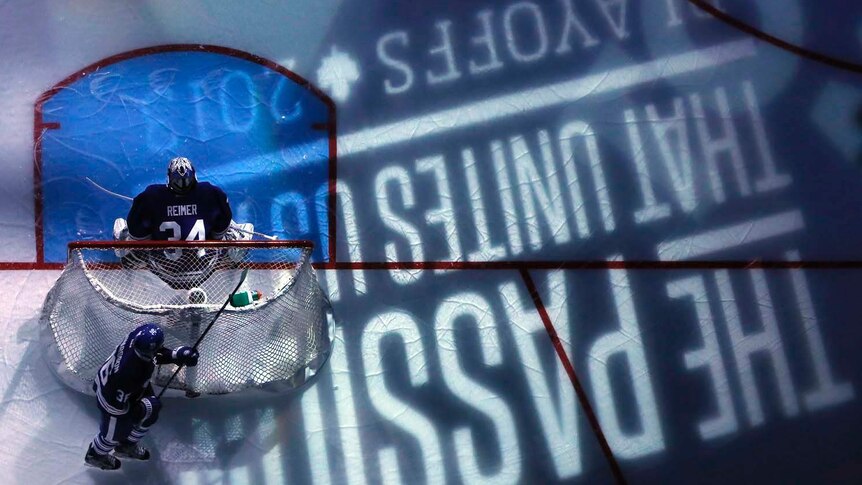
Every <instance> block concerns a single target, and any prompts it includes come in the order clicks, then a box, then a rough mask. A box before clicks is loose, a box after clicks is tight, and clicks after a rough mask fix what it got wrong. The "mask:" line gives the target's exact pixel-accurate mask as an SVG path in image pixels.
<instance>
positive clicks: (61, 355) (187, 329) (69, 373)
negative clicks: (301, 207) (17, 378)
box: [41, 241, 332, 395]
mask: <svg viewBox="0 0 862 485" xmlns="http://www.w3.org/2000/svg"><path fill="white" fill-rule="evenodd" d="M312 250H313V243H311V242H309V241H77V242H73V243H70V244H69V252H68V258H67V263H66V266H65V268H64V270H63V272H62V273H61V275H60V277H59V278H58V280H57V282H56V283H55V285H54V286H53V288H52V289H51V291H50V292H49V293H48V296H47V297H46V299H45V303H44V305H43V309H42V319H41V328H42V342H43V344H44V346H45V347H46V352H47V355H48V359H49V362H50V363H51V364H52V367H53V368H54V370H55V371H56V374H57V375H58V377H60V379H61V380H62V381H63V382H64V383H65V384H67V385H69V386H70V387H72V388H74V389H76V390H79V391H82V392H86V393H92V389H91V387H90V386H91V384H92V380H93V378H94V376H95V375H96V372H97V370H98V368H99V367H100V366H101V365H102V363H103V362H104V360H105V359H106V358H107V357H108V356H109V355H110V354H111V352H112V351H113V350H114V348H115V347H116V346H117V344H119V343H120V342H121V341H122V340H123V339H124V338H125V337H126V336H127V335H128V333H129V332H130V331H131V330H132V329H134V328H135V327H136V326H138V325H141V324H143V323H151V322H154V323H158V324H159V325H161V326H162V328H163V329H164V331H165V346H167V347H177V346H180V345H192V344H193V343H194V342H195V341H196V340H197V337H198V336H200V334H201V332H203V331H204V329H205V328H206V326H207V324H209V322H210V321H211V320H212V318H213V317H214V316H215V314H216V313H217V312H218V310H219V309H220V308H221V306H222V305H223V304H224V302H225V301H226V300H227V299H228V298H229V296H230V294H231V291H232V290H233V289H234V288H235V287H236V285H237V283H238V282H239V280H240V276H241V274H242V272H243V271H246V270H247V276H246V280H245V282H244V283H243V285H242V287H241V288H240V291H246V290H251V291H254V290H257V291H260V292H261V293H262V294H263V297H262V298H260V299H259V300H257V301H254V302H252V303H251V304H249V305H246V306H241V307H233V306H232V305H228V306H227V308H226V309H225V311H224V312H223V313H222V314H221V316H219V318H218V320H217V321H216V323H215V325H213V328H212V329H211V330H210V332H209V333H208V334H207V336H206V338H205V339H204V340H203V341H202V342H201V344H200V346H199V348H198V350H199V351H200V354H201V357H200V360H199V363H198V365H197V366H196V367H192V368H184V369H182V370H181V371H180V373H179V375H178V376H177V378H176V379H175V380H174V381H173V382H172V383H171V384H170V387H169V390H176V391H193V392H195V393H201V394H225V393H234V392H238V391H244V390H248V389H263V390H273V391H285V390H290V389H293V388H296V387H298V386H300V385H302V384H303V383H304V382H305V381H306V380H307V379H308V378H309V377H311V376H312V375H314V374H315V373H317V371H318V370H319V369H320V367H321V366H322V365H323V364H324V363H325V361H326V359H327V358H328V357H329V354H330V352H331V347H332V333H331V331H332V313H331V308H330V306H329V302H328V299H327V298H326V296H325V295H324V294H323V292H322V290H321V289H320V286H319V284H318V281H317V277H316V275H315V272H314V269H313V268H312V265H311V253H312ZM175 369H176V368H175V366H173V365H168V366H162V367H161V368H159V369H158V371H157V374H156V376H155V378H154V384H155V385H157V386H158V385H160V384H161V385H164V384H165V383H166V382H167V380H168V378H169V377H170V375H171V374H172V373H173V371H174V370H175ZM169 394H174V395H176V394H182V393H171V392H170V391H169Z"/></svg>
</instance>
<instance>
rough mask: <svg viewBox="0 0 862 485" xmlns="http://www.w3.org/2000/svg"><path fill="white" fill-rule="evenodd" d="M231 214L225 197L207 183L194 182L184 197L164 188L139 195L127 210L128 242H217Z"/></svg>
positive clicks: (227, 226) (148, 190) (159, 186)
mask: <svg viewBox="0 0 862 485" xmlns="http://www.w3.org/2000/svg"><path fill="white" fill-rule="evenodd" d="M231 217H232V213H231V210H230V205H229V204H228V200H227V195H226V194H225V193H224V191H222V190H221V189H220V188H218V187H216V186H215V185H212V184H211V183H209V182H198V183H197V184H196V185H195V187H194V188H193V189H192V190H191V191H190V192H189V193H187V194H185V195H179V194H176V193H174V192H172V191H171V190H170V189H169V188H168V187H167V186H166V185H164V184H153V185H150V186H148V187H147V188H146V189H144V191H143V192H141V193H140V194H139V195H138V196H137V197H135V200H134V201H133V202H132V208H131V209H130V210H129V216H128V224H129V235H130V236H131V238H132V239H139V240H140V239H154V240H161V241H165V240H167V241H179V240H185V241H203V240H211V239H221V237H222V236H223V235H224V233H225V231H227V230H228V228H229V227H230V221H231Z"/></svg>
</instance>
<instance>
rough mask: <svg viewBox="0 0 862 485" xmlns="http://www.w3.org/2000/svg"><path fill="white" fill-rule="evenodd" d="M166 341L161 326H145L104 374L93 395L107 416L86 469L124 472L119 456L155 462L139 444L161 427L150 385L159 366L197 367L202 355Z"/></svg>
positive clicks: (111, 358) (118, 351)
mask: <svg viewBox="0 0 862 485" xmlns="http://www.w3.org/2000/svg"><path fill="white" fill-rule="evenodd" d="M164 340H165V337H164V333H163V332H162V329H161V327H159V326H158V325H156V324H154V323H148V324H145V325H141V326H139V327H137V328H136V329H134V330H132V332H131V333H129V335H128V336H127V337H126V339H125V340H124V341H123V342H122V343H121V344H120V345H118V346H117V348H116V349H115V350H114V352H113V353H112V354H111V355H110V356H109V357H108V359H107V360H106V361H105V363H104V364H103V365H102V367H101V369H99V372H98V374H97V375H96V378H95V380H94V382H93V390H94V391H96V400H97V404H98V406H99V410H100V411H101V413H102V417H101V422H100V425H99V433H98V434H97V435H96V437H95V438H94V439H93V441H92V443H90V447H89V448H88V449H87V454H86V456H85V457H84V462H85V463H86V464H87V465H89V466H93V467H96V468H101V469H102V470H116V469H118V468H120V460H119V459H118V458H117V456H123V457H128V458H132V459H135V460H148V459H149V458H150V452H149V450H147V449H146V448H144V447H143V446H142V445H141V444H140V443H139V442H140V440H141V439H142V438H143V437H144V436H145V435H146V433H147V431H148V430H149V428H150V427H151V426H152V425H153V424H154V423H155V422H156V420H157V419H158V417H159V410H160V409H161V403H160V401H159V399H158V398H157V397H156V395H155V393H154V392H153V388H152V385H151V384H150V379H152V376H153V372H154V370H155V367H156V365H157V364H158V365H163V364H177V365H183V366H187V367H193V366H196V365H197V363H198V351H197V350H195V349H194V348H192V347H185V346H184V347H178V348H176V349H174V350H170V349H167V348H165V347H163V346H162V344H163V343H164ZM111 451H113V452H114V454H113V455H112V454H111ZM115 455H116V456H115Z"/></svg>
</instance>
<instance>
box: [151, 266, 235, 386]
mask: <svg viewBox="0 0 862 485" xmlns="http://www.w3.org/2000/svg"><path fill="white" fill-rule="evenodd" d="M246 275H248V268H246V269H244V270H242V275H240V277H239V283H237V284H236V288H234V289H233V291H231V292H230V295H228V297H227V300H225V302H224V304H223V305H222V306H221V308H220V309H219V311H218V312H217V313H216V314H215V316H214V317H213V319H212V320H211V321H210V323H209V325H207V328H206V329H204V333H202V334H201V336H200V337H198V340H197V342H195V344H194V345H193V346H192V348H193V349H195V350H197V349H198V345H200V343H201V341H202V340H203V339H204V337H206V336H207V333H208V332H209V331H210V329H211V328H212V326H213V324H214V323H215V322H216V320H218V317H219V316H220V315H221V314H222V312H223V311H224V309H225V308H227V305H228V303H230V301H231V299H232V298H233V296H234V295H235V294H236V292H237V291H239V287H240V286H242V284H243V282H245V277H246ZM182 368H183V365H182V364H180V365H179V366H177V370H175V371H174V373H173V375H172V376H171V378H170V379H168V382H166V383H165V385H164V386H163V387H162V390H161V391H159V395H158V396H156V397H158V398H159V399H161V397H162V394H164V393H165V391H166V390H168V386H170V385H171V382H173V380H174V378H175V377H176V376H177V374H179V373H180V371H181V370H182Z"/></svg>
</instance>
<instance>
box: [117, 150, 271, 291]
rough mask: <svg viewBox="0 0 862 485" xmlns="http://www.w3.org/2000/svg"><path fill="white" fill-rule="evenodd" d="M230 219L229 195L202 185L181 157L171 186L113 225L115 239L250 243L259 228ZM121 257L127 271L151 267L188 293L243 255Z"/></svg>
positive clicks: (153, 188)
mask: <svg viewBox="0 0 862 485" xmlns="http://www.w3.org/2000/svg"><path fill="white" fill-rule="evenodd" d="M231 218H232V212H231V208H230V204H228V200H227V195H226V194H225V193H224V191H222V190H221V189H220V188H218V187H216V186H215V185H213V184H211V183H209V182H198V180H197V175H196V173H195V167H194V165H192V162H191V160H189V159H188V158H185V157H176V158H173V159H171V161H170V163H168V170H167V180H166V183H165V184H153V185H149V186H148V187H147V188H146V189H144V191H143V192H141V193H140V194H138V196H137V197H135V199H134V201H133V202H132V208H131V209H130V210H129V215H128V220H126V219H122V218H119V219H117V220H116V221H114V239H117V240H129V239H131V240H138V241H141V240H157V241H182V240H185V241H204V240H213V239H218V240H229V241H235V240H247V239H251V236H252V233H253V231H254V226H253V225H252V224H250V223H245V224H237V223H235V222H233V221H232V219H231ZM116 252H117V255H118V256H120V257H122V258H123V263H124V264H125V265H131V266H137V265H146V266H148V267H149V268H150V270H151V271H152V272H153V273H155V274H156V275H157V276H158V277H159V278H161V279H162V280H163V281H165V282H166V283H168V285H170V286H171V287H172V288H185V289H189V288H193V287H196V286H199V285H200V284H201V283H202V282H203V281H205V280H206V279H207V278H208V277H209V275H210V274H211V273H212V271H213V269H214V266H215V265H216V264H217V263H218V261H219V260H220V259H221V256H223V255H227V256H230V257H231V259H232V262H236V261H237V260H239V259H241V258H242V256H243V255H244V253H243V252H242V251H241V250H239V249H232V250H230V251H224V252H212V251H205V250H203V249H199V250H197V251H191V252H184V251H182V250H179V249H172V250H166V251H164V252H163V253H161V254H155V253H146V252H136V251H128V250H124V249H120V250H117V251H116ZM228 264H230V263H228ZM182 268H185V269H182Z"/></svg>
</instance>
